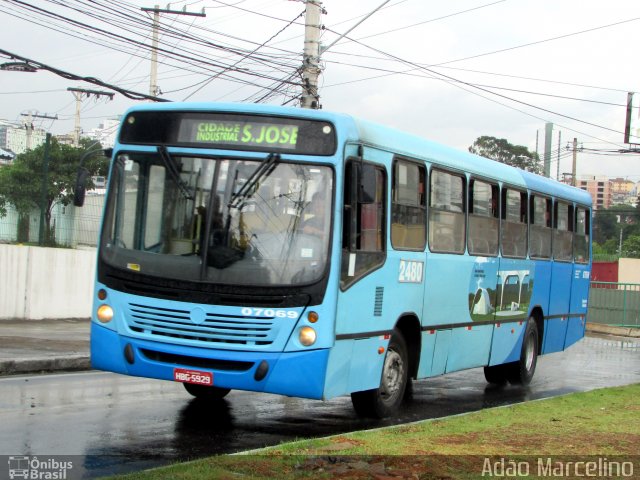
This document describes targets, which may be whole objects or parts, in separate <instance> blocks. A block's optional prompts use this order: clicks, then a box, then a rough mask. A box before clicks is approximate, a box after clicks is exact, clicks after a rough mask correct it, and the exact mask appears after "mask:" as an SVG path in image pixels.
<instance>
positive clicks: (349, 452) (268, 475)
mask: <svg viewBox="0 0 640 480" xmlns="http://www.w3.org/2000/svg"><path fill="white" fill-rule="evenodd" d="M639 453H640V384H638V385H629V386H625V387H616V388H606V389H601V390H593V391H590V392H584V393H575V394H570V395H565V396H561V397H556V398H551V399H545V400H541V401H535V402H528V403H521V404H516V405H511V406H508V407H499V408H492V409H485V410H481V411H478V412H473V413H469V414H464V415H459V416H455V417H448V418H442V419H435V420H424V421H420V422H416V423H412V424H408V425H402V426H396V427H387V428H382V429H376V430H368V431H362V432H355V433H351V434H343V435H338V436H333V437H327V438H320V439H312V440H303V441H298V442H293V443H287V444H282V445H279V446H275V447H269V448H265V449H264V450H260V451H258V452H252V453H251V454H247V455H243V454H239V455H220V456H215V457H210V458H206V459H201V460H196V461H193V462H188V463H184V464H175V465H171V466H168V467H163V468H158V469H154V470H149V471H144V472H138V473H135V474H131V475H127V476H124V477H118V478H123V479H127V480H156V479H165V478H172V479H179V480H191V479H193V480H195V479H202V478H218V479H239V478H240V479H242V478H251V479H272V478H278V479H282V480H288V479H298V478H345V479H346V478H350V479H351V478H354V479H360V478H363V479H364V478H376V479H381V480H382V479H387V478H482V473H483V472H484V473H487V470H486V469H487V468H488V465H489V466H491V469H492V470H491V473H493V474H494V475H493V476H498V477H500V476H502V477H513V476H516V475H517V474H518V473H523V472H517V471H513V470H511V471H505V470H504V469H505V468H508V467H509V466H514V465H515V467H518V466H520V468H525V463H526V464H528V465H529V470H528V471H527V473H528V475H527V476H528V477H529V478H542V477H547V476H559V475H558V474H559V473H562V475H560V476H563V477H565V478H572V477H578V476H585V475H581V474H582V473H585V471H583V470H579V469H578V470H575V468H577V467H575V465H574V466H570V467H568V470H567V471H565V470H560V469H564V468H565V467H566V465H567V464H571V462H576V461H579V462H590V463H597V467H598V468H599V470H597V471H596V473H599V475H597V476H598V477H602V476H608V474H611V473H612V472H611V471H610V470H609V469H608V468H614V467H615V465H614V464H617V463H623V462H625V461H631V462H632V463H633V465H634V466H635V470H634V475H635V474H638V475H640V457H639V456H638V455H639ZM487 462H489V463H487ZM540 462H542V468H543V469H542V471H541V470H540ZM627 463H628V462H627ZM536 464H537V468H536ZM571 465H573V464H571ZM623 466H624V465H623ZM626 466H627V471H628V467H629V465H626ZM574 467H575V468H574ZM496 468H497V470H496ZM501 468H502V470H500V469H501ZM551 468H555V470H550V469H551ZM572 468H573V470H572ZM580 468H583V469H584V465H582V466H580ZM603 468H604V469H605V470H602V469H603ZM631 468H633V466H632V467H631ZM500 472H502V473H503V475H499V473H500ZM507 473H511V474H510V475H507ZM540 473H542V475H540ZM613 473H615V471H614V472H613ZM572 474H573V475H572ZM485 476H489V475H485ZM586 476H588V475H586ZM614 476H615V475H614ZM622 476H623V475H622Z"/></svg>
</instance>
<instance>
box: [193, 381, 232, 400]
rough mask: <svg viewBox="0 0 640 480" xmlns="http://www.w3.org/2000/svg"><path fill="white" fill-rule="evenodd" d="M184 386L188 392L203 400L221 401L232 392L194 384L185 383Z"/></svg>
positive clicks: (228, 389)
mask: <svg viewBox="0 0 640 480" xmlns="http://www.w3.org/2000/svg"><path fill="white" fill-rule="evenodd" d="M182 385H184V389H185V390H186V391H187V392H189V393H190V394H191V395H193V396H194V397H196V398H199V399H201V400H220V399H221V398H224V397H225V396H226V395H227V394H228V393H229V392H230V391H231V389H230V388H220V387H208V386H206V385H196V384H193V383H183V384H182Z"/></svg>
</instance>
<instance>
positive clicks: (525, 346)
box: [508, 317, 538, 385]
mask: <svg viewBox="0 0 640 480" xmlns="http://www.w3.org/2000/svg"><path fill="white" fill-rule="evenodd" d="M537 363H538V327H537V326H536V321H535V319H534V318H533V317H529V320H527V326H526V327H525V330H524V338H523V340H522V350H521V351H520V360H519V361H517V362H515V363H512V364H510V365H509V367H510V369H509V375H508V379H509V383H511V384H513V385H529V383H530V382H531V379H532V378H533V374H534V373H535V371H536V364H537Z"/></svg>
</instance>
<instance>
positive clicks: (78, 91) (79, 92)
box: [67, 88, 115, 147]
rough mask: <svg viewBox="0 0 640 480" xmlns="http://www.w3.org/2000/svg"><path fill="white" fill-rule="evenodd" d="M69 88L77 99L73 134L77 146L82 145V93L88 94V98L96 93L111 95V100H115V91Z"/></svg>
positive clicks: (98, 94)
mask: <svg viewBox="0 0 640 480" xmlns="http://www.w3.org/2000/svg"><path fill="white" fill-rule="evenodd" d="M67 90H68V91H69V92H71V93H73V96H74V98H75V99H76V127H75V130H74V135H73V145H74V146H75V147H79V146H80V106H81V105H82V95H86V96H87V98H88V97H90V96H91V95H95V96H96V98H100V97H101V96H105V97H109V100H113V96H114V95H115V94H114V93H109V92H101V91H99V90H87V89H86V88H67Z"/></svg>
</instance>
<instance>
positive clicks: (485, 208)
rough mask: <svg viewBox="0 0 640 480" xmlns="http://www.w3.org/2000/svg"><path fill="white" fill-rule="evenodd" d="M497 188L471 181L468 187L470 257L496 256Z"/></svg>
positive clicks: (498, 225) (497, 227)
mask: <svg viewBox="0 0 640 480" xmlns="http://www.w3.org/2000/svg"><path fill="white" fill-rule="evenodd" d="M498 195H499V194H498V186H497V185H492V184H490V183H486V182H482V181H480V180H471V182H470V186H469V237H468V241H467V249H468V250H469V254H470V255H491V256H495V255H498V234H499V230H500V224H499V220H498V198H499V196H498Z"/></svg>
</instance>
